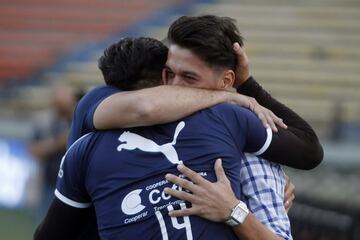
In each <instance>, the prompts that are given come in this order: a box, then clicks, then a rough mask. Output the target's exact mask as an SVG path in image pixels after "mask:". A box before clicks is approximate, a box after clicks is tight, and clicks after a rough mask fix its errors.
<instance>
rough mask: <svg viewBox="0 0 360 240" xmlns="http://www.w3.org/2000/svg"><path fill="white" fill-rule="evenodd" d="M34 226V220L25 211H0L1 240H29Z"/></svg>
mask: <svg viewBox="0 0 360 240" xmlns="http://www.w3.org/2000/svg"><path fill="white" fill-rule="evenodd" d="M35 225H36V224H35V220H34V218H33V217H32V216H31V215H30V214H29V213H27V212H25V211H21V210H8V209H0V239H1V240H31V239H32V235H33V232H34V229H35Z"/></svg>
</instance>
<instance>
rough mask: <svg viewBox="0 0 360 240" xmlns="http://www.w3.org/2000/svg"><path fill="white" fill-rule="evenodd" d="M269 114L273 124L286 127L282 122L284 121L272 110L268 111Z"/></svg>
mask: <svg viewBox="0 0 360 240" xmlns="http://www.w3.org/2000/svg"><path fill="white" fill-rule="evenodd" d="M270 115H271V117H272V119H273V120H274V122H275V124H276V125H278V126H279V127H281V128H284V129H287V125H286V124H285V123H284V121H283V120H282V119H281V118H279V117H278V116H276V115H275V113H273V112H272V111H270Z"/></svg>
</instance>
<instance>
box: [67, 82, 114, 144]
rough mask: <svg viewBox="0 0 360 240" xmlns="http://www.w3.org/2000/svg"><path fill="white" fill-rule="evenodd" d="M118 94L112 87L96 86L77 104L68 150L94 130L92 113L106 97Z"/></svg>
mask: <svg viewBox="0 0 360 240" xmlns="http://www.w3.org/2000/svg"><path fill="white" fill-rule="evenodd" d="M118 92H120V90H119V89H118V88H116V87H113V86H105V85H104V86H98V87H96V88H94V89H93V90H91V91H90V92H88V93H87V94H86V95H85V96H84V97H83V98H82V99H81V100H80V101H79V103H78V104H77V106H76V108H75V111H74V114H73V118H72V122H71V127H70V132H69V137H68V146H67V147H68V148H69V147H70V146H71V144H73V143H74V142H75V141H76V140H77V139H79V138H80V137H81V136H83V135H84V134H87V133H89V132H91V131H94V130H95V126H94V121H93V120H94V113H95V110H96V108H97V107H98V106H99V104H100V103H101V102H102V101H103V100H104V99H105V98H107V97H109V96H111V95H113V94H115V93H118Z"/></svg>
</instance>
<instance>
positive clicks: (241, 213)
mask: <svg viewBox="0 0 360 240" xmlns="http://www.w3.org/2000/svg"><path fill="white" fill-rule="evenodd" d="M248 214H249V210H248V209H247V208H246V206H242V205H240V204H238V205H237V206H236V207H235V209H234V211H233V212H232V214H231V218H232V219H234V220H236V221H237V222H239V223H243V222H244V221H245V218H246V216H247V215H248Z"/></svg>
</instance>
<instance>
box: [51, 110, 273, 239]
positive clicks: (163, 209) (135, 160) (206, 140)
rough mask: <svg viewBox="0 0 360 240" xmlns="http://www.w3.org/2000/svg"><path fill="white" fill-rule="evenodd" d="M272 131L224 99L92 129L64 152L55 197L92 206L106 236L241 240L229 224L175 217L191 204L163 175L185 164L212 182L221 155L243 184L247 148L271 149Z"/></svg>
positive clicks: (236, 185) (231, 174)
mask: <svg viewBox="0 0 360 240" xmlns="http://www.w3.org/2000/svg"><path fill="white" fill-rule="evenodd" d="M231 129H237V131H232V130H231ZM269 132H271V131H269V130H268V131H267V130H266V129H265V128H264V127H263V126H262V123H261V122H260V120H259V119H258V118H256V116H255V115H254V114H253V113H251V112H250V111H248V110H245V109H241V108H239V107H236V106H234V105H223V104H221V105H217V106H215V107H212V108H210V109H207V110H203V111H201V112H199V113H197V114H195V115H192V116H190V117H188V118H184V119H183V120H182V121H178V122H174V123H170V124H164V125H157V126H152V127H144V128H132V129H129V130H128V131H123V130H118V131H105V132H94V133H90V134H88V135H85V136H84V137H82V138H81V139H80V140H78V141H77V142H76V143H75V144H74V145H73V146H71V147H70V149H69V150H68V152H67V154H66V155H65V157H64V159H63V161H62V163H61V168H60V172H59V177H58V183H57V188H56V191H55V195H56V197H57V198H58V199H60V200H61V201H62V202H63V203H65V204H67V205H70V206H72V207H74V208H86V207H89V206H90V205H92V204H93V205H94V207H95V211H96V215H97V221H98V227H99V233H100V237H101V238H102V239H140V238H142V239H237V238H236V236H235V235H234V233H233V232H232V230H231V228H230V227H228V226H226V225H225V224H219V223H213V222H209V221H207V220H205V219H202V218H199V217H195V216H192V217H184V218H170V217H169V216H168V212H169V211H170V210H173V209H178V208H186V205H185V204H184V203H183V202H182V201H179V200H177V199H175V198H171V197H170V196H169V195H167V194H165V193H164V192H163V189H164V188H165V187H170V188H176V185H172V184H170V183H169V182H167V181H166V179H165V177H164V175H165V173H166V172H172V173H176V166H177V164H179V163H181V162H183V163H185V164H186V165H188V166H191V167H192V168H193V169H195V170H196V171H197V172H200V173H201V174H202V176H204V177H205V178H206V179H208V180H210V181H215V180H216V177H215V174H214V171H213V165H214V160H213V159H216V158H222V161H223V166H224V168H225V169H226V172H227V174H228V177H229V179H230V181H231V183H232V186H233V189H240V186H239V183H240V176H239V174H238V173H239V171H240V164H241V161H240V158H241V154H242V152H243V151H247V152H258V153H259V154H261V152H264V151H266V150H267V146H269V142H270V141H271V134H269ZM259 150H260V152H259ZM239 157H240V158H239ZM235 194H236V195H237V197H238V198H239V197H240V196H239V190H238V191H235ZM248 224H250V222H249V223H248ZM263 228H264V229H265V227H263ZM267 234H269V238H268V239H271V235H272V233H270V232H267ZM274 239H275V238H274Z"/></svg>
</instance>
